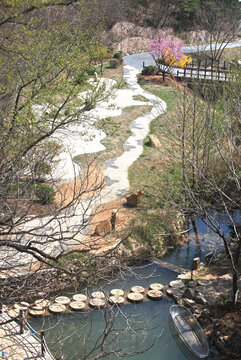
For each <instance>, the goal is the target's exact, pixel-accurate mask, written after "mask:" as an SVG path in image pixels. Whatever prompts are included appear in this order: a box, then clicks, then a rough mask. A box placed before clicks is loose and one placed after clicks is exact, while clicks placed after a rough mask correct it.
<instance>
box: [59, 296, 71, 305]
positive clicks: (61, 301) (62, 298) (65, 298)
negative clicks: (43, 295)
mask: <svg viewBox="0 0 241 360" xmlns="http://www.w3.org/2000/svg"><path fill="white" fill-rule="evenodd" d="M55 302H56V303H57V304H62V305H68V304H69V303H70V299H69V298H68V296H58V297H57V298H56V299H55Z"/></svg>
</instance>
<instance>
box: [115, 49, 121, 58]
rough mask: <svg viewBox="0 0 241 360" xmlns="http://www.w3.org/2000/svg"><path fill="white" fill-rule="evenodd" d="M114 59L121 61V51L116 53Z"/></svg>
mask: <svg viewBox="0 0 241 360" xmlns="http://www.w3.org/2000/svg"><path fill="white" fill-rule="evenodd" d="M113 57H114V58H115V59H121V58H122V52H121V51H118V52H116V53H115V54H114V56H113Z"/></svg>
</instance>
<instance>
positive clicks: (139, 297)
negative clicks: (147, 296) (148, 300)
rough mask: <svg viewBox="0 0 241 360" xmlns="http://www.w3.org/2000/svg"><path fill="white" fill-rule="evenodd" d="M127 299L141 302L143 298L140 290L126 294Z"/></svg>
mask: <svg viewBox="0 0 241 360" xmlns="http://www.w3.org/2000/svg"><path fill="white" fill-rule="evenodd" d="M127 299H128V300H129V301H130V302H134V303H138V302H141V301H142V300H143V299H144V295H142V294H141V293H140V292H130V293H129V294H128V295H127Z"/></svg>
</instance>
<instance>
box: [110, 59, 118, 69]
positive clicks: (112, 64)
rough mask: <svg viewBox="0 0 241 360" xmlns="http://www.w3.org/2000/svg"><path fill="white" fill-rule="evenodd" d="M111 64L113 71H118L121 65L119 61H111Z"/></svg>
mask: <svg viewBox="0 0 241 360" xmlns="http://www.w3.org/2000/svg"><path fill="white" fill-rule="evenodd" d="M109 64H110V68H112V69H116V68H117V67H118V66H119V65H120V63H119V61H118V60H117V59H111V60H110V61H109Z"/></svg>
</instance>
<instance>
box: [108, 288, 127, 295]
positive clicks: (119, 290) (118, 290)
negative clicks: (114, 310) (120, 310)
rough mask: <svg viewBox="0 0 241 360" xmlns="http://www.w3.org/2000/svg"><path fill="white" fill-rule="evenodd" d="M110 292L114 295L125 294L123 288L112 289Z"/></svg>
mask: <svg viewBox="0 0 241 360" xmlns="http://www.w3.org/2000/svg"><path fill="white" fill-rule="evenodd" d="M110 294H111V295H113V296H123V295H124V291H123V290H121V289H112V290H111V291H110Z"/></svg>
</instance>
